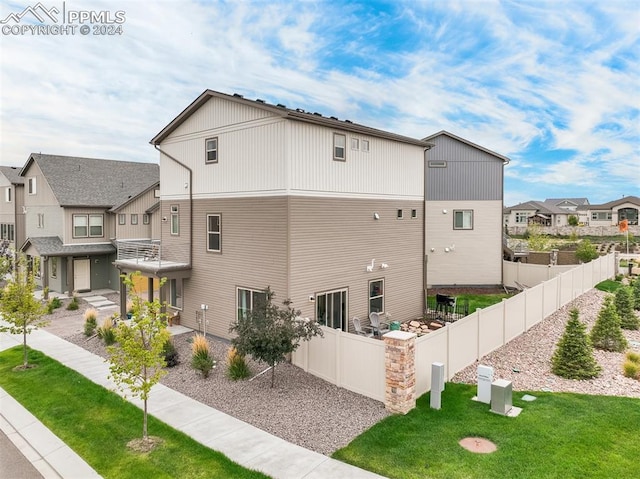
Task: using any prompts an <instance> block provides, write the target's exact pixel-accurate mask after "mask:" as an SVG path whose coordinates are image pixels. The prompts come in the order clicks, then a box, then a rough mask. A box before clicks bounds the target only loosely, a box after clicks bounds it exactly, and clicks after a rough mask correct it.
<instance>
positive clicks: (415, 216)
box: [411, 209, 418, 219]
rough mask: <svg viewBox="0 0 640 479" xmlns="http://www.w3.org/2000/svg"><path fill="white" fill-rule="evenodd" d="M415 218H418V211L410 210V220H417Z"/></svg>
mask: <svg viewBox="0 0 640 479" xmlns="http://www.w3.org/2000/svg"><path fill="white" fill-rule="evenodd" d="M417 217H418V210H416V209H412V210H411V218H412V219H415V218H417Z"/></svg>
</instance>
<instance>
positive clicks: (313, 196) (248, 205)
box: [116, 90, 432, 337]
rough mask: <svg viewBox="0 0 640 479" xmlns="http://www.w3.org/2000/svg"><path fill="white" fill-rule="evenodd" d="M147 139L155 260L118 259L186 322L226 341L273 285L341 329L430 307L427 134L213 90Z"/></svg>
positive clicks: (279, 297)
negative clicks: (154, 286) (154, 284)
mask: <svg viewBox="0 0 640 479" xmlns="http://www.w3.org/2000/svg"><path fill="white" fill-rule="evenodd" d="M151 143H152V144H153V145H154V146H155V147H156V148H157V149H158V150H159V151H160V188H161V203H160V215H161V217H162V223H161V240H162V241H161V244H160V247H159V257H158V258H153V259H152V258H149V259H148V260H144V258H140V257H138V258H128V259H126V258H122V259H119V260H117V261H116V265H117V266H118V268H120V270H121V271H122V272H125V273H127V272H132V271H135V270H140V271H142V273H143V274H144V275H146V276H147V277H149V278H153V277H156V278H159V277H166V278H168V282H167V283H166V284H165V286H164V287H163V288H161V291H160V295H161V299H166V300H167V301H168V302H169V303H170V305H171V307H172V309H173V310H174V311H179V312H180V314H181V321H182V324H185V325H187V326H189V327H192V328H203V327H204V326H206V330H207V332H211V333H213V334H215V335H218V336H222V337H229V336H230V333H229V326H230V324H231V323H232V322H233V321H234V318H236V317H237V316H238V315H239V314H243V312H244V311H247V310H250V309H252V308H253V307H254V306H255V305H256V302H257V301H258V300H260V299H261V298H263V297H264V293H263V292H264V290H265V288H266V287H268V286H270V287H271V289H272V290H273V291H274V292H275V293H276V301H277V302H278V303H280V302H281V301H283V300H285V299H287V298H290V299H291V300H292V301H293V306H294V307H295V308H296V309H299V310H300V311H301V314H302V316H303V317H308V318H315V319H317V320H318V321H319V322H320V323H321V324H325V325H327V326H329V327H332V328H338V329H342V330H345V331H347V330H349V329H351V328H352V327H353V326H352V324H351V321H350V319H351V318H352V317H354V316H358V317H360V318H361V319H363V320H365V321H367V319H366V318H367V317H368V315H369V313H370V312H372V311H384V312H387V313H390V314H391V316H392V318H397V319H398V320H404V319H408V318H416V317H420V316H421V315H422V313H423V309H424V288H425V283H424V275H423V271H424V270H423V266H422V265H423V258H424V244H425V243H424V162H425V150H428V149H429V148H431V146H432V144H431V143H430V142H427V141H424V140H419V139H414V138H408V137H404V136H400V135H396V134H393V133H389V132H385V131H381V130H376V129H373V128H368V127H366V126H362V125H358V124H355V123H352V122H351V121H349V120H344V121H341V120H338V119H337V118H334V117H326V116H323V115H321V114H319V113H311V112H306V111H304V110H301V109H297V110H293V109H289V108H286V107H285V106H284V105H272V104H268V103H266V102H264V101H262V100H255V101H253V100H248V99H245V98H243V97H242V96H240V95H226V94H223V93H218V92H214V91H211V90H207V91H205V92H204V93H202V95H200V96H199V97H198V98H197V99H196V100H195V101H194V102H193V103H192V104H191V105H189V106H188V107H187V108H186V109H185V110H184V111H183V112H182V113H180V115H178V116H177V117H176V118H175V119H174V120H173V121H172V122H171V123H169V124H168V125H167V126H166V127H165V128H164V129H163V130H162V131H161V132H160V133H158V135H156V136H155V137H154V138H153V139H152V140H151ZM123 301H124V298H123ZM203 318H206V319H204V321H206V322H203Z"/></svg>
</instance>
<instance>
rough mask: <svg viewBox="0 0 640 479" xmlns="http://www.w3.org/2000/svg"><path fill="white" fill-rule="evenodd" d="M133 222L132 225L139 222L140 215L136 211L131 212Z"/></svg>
mask: <svg viewBox="0 0 640 479" xmlns="http://www.w3.org/2000/svg"><path fill="white" fill-rule="evenodd" d="M131 224H132V225H137V224H138V215H137V214H136V213H131Z"/></svg>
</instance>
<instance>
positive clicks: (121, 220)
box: [118, 213, 127, 225]
mask: <svg viewBox="0 0 640 479" xmlns="http://www.w3.org/2000/svg"><path fill="white" fill-rule="evenodd" d="M118 224H119V225H126V224H127V215H125V214H122V213H120V214H119V215H118Z"/></svg>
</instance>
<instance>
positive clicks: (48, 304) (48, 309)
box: [47, 300, 55, 314]
mask: <svg viewBox="0 0 640 479" xmlns="http://www.w3.org/2000/svg"><path fill="white" fill-rule="evenodd" d="M54 309H55V308H54V307H53V303H52V302H51V300H49V301H47V314H53V310H54Z"/></svg>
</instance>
